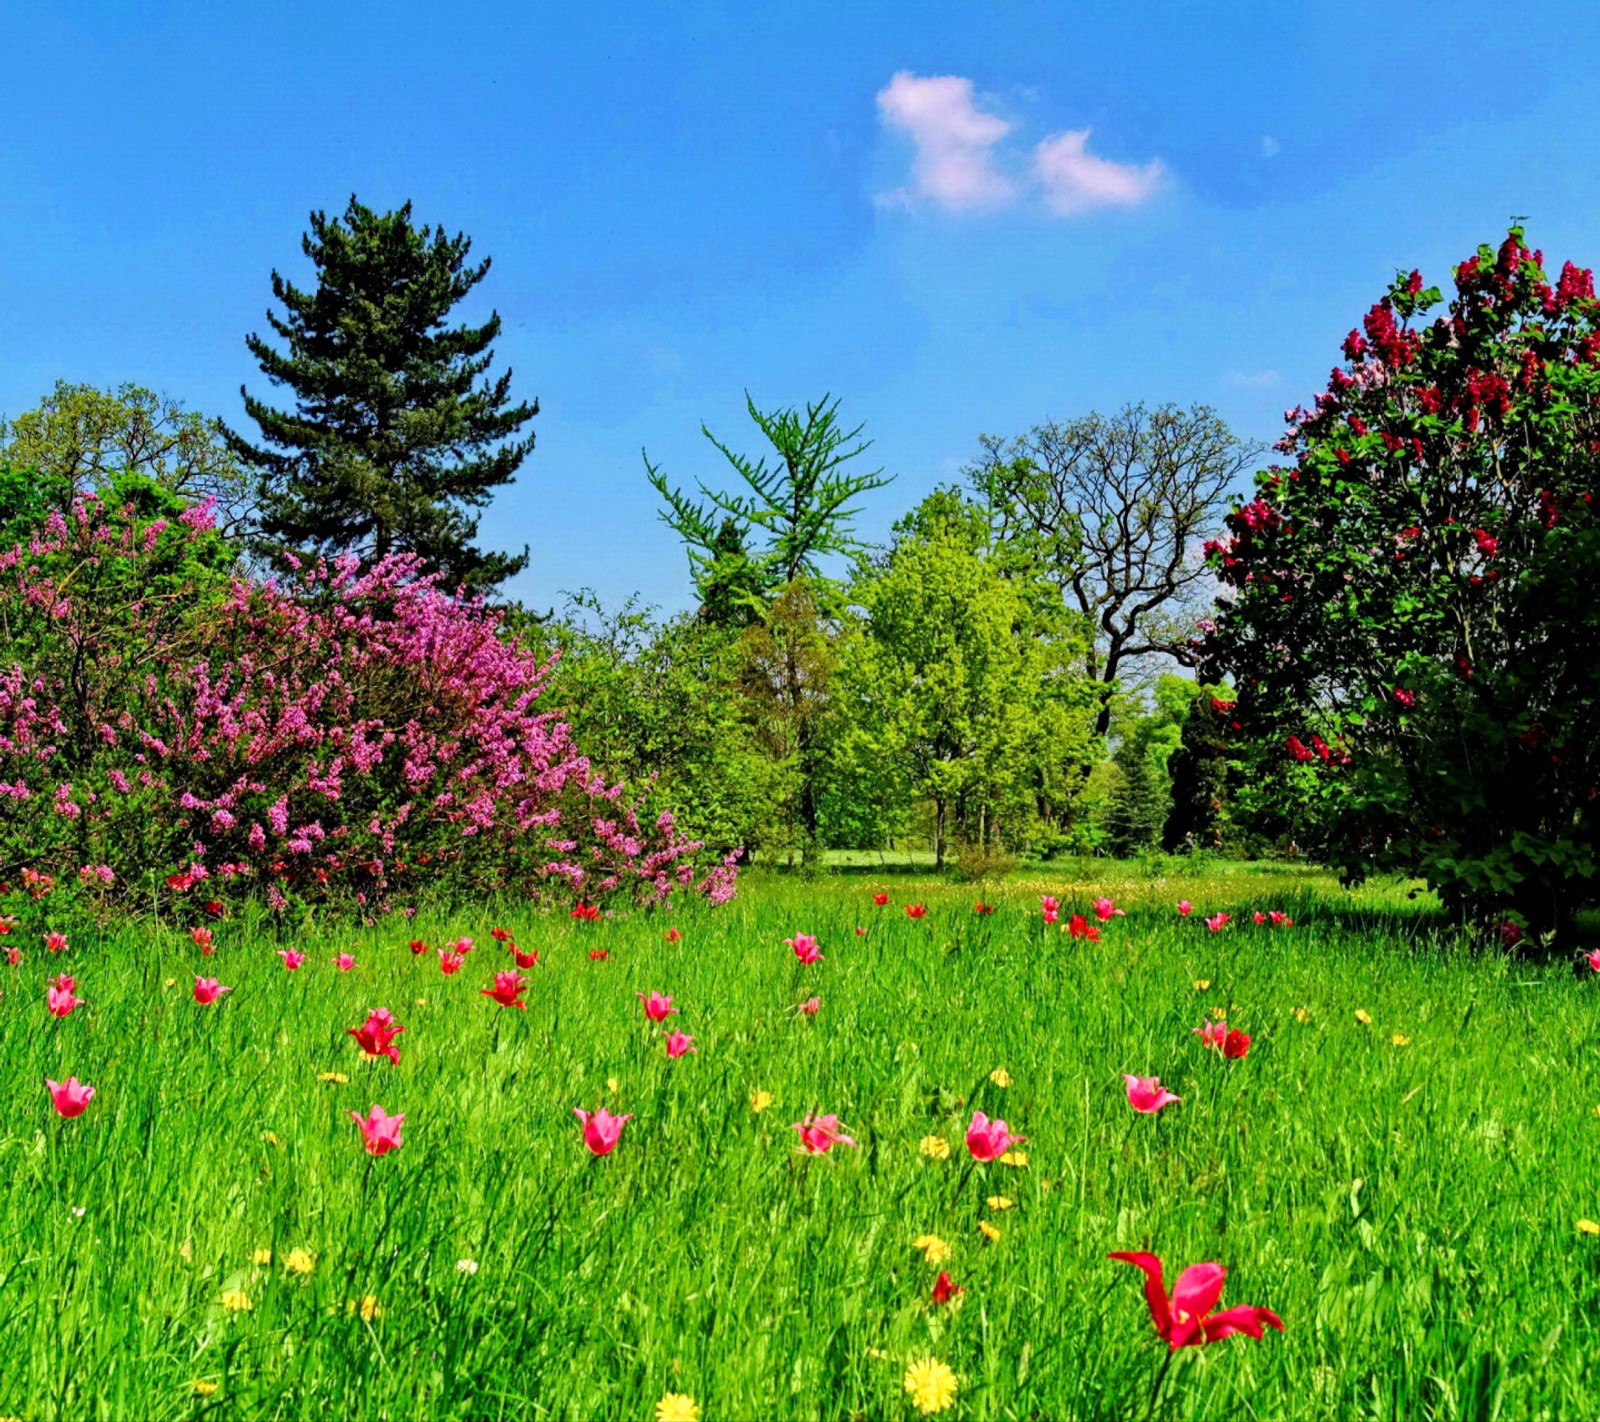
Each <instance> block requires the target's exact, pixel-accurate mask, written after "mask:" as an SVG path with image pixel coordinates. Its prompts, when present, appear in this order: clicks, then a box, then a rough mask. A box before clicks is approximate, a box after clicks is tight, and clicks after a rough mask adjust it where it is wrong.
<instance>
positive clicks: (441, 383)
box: [227, 196, 539, 590]
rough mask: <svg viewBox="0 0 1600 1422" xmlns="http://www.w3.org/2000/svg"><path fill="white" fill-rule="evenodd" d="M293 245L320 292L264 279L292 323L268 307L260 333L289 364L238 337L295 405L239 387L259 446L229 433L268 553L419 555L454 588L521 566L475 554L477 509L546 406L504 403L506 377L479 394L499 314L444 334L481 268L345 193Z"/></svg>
mask: <svg viewBox="0 0 1600 1422" xmlns="http://www.w3.org/2000/svg"><path fill="white" fill-rule="evenodd" d="M301 246H302V248H303V250H304V251H305V254H306V255H307V256H308V257H310V258H311V260H312V262H313V263H315V265H316V269H317V285H316V288H315V289H314V290H312V291H301V290H300V289H299V288H297V287H295V286H294V285H292V284H291V283H290V282H288V281H286V280H284V278H283V277H281V276H280V275H279V274H278V273H277V272H276V271H274V272H273V273H272V294H273V295H274V296H275V297H276V298H277V299H278V301H280V302H282V303H283V306H284V307H285V310H286V313H287V314H286V316H285V317H283V318H280V317H279V316H278V315H277V314H276V313H275V312H273V311H271V310H269V311H268V312H267V321H268V323H269V324H270V325H271V327H272V329H273V330H274V331H275V332H276V333H277V334H278V336H279V337H280V338H281V339H282V340H284V341H285V342H287V344H288V351H287V353H280V352H279V351H277V350H275V349H274V348H273V347H272V346H270V345H268V344H267V342H266V341H265V340H263V339H262V338H261V337H260V336H257V335H251V336H249V337H247V338H246V344H247V345H248V346H249V348H250V353H251V354H252V355H253V356H255V358H256V360H257V361H258V362H259V363H260V365H261V369H262V371H263V372H264V373H265V374H266V376H267V378H268V379H269V380H270V381H271V382H272V383H273V384H274V385H286V386H288V387H289V389H290V390H291V391H292V392H293V393H294V396H295V407H294V409H293V410H278V409H274V408H272V407H271V406H269V405H268V404H266V403H265V402H264V401H261V400H256V399H253V398H252V397H251V396H250V394H249V392H248V391H246V390H245V389H244V388H243V387H241V388H240V393H241V394H242V395H243V396H244V404H245V410H246V412H247V413H248V414H249V416H250V418H251V419H253V420H254V421H255V422H256V424H257V425H259V426H260V428H261V437H262V444H261V446H257V445H254V444H251V443H249V442H248V441H246V440H245V439H243V438H242V437H241V436H239V435H238V434H237V433H235V432H234V431H232V430H229V431H228V432H227V436H228V443H229V446H230V447H231V448H232V450H233V451H234V453H235V454H236V455H237V456H238V457H239V458H240V459H241V460H242V461H244V462H245V463H246V464H247V465H249V466H250V468H251V469H252V470H254V471H255V473H256V475H257V477H258V479H259V481H260V499H261V511H260V514H259V524H258V542H259V544H260V546H261V548H262V549H263V551H264V552H266V553H267V555H268V556H269V557H271V558H273V559H274V560H275V561H279V562H281V561H282V560H283V557H284V555H285V554H300V553H308V552H309V553H313V554H330V553H346V552H351V553H356V554H359V555H361V556H362V557H364V558H382V557H385V556H386V555H388V554H391V553H415V554H417V555H419V556H420V557H421V558H422V559H423V560H424V561H425V562H426V563H427V565H428V566H429V567H430V568H431V569H437V570H438V571H440V572H442V573H443V574H444V575H445V579H446V581H447V583H449V584H450V585H452V586H454V585H455V584H457V583H464V584H466V585H467V586H468V587H471V588H474V589H480V590H483V589H488V588H492V587H493V586H494V585H495V584H496V583H499V582H500V581H501V580H502V579H504V578H507V577H510V576H511V575H512V574H513V573H515V572H518V571H519V570H520V569H522V568H523V567H525V566H526V565H527V561H528V555H527V550H526V549H524V550H523V552H522V553H521V555H520V556H507V555H505V554H503V553H492V552H485V551H483V550H482V549H479V548H477V547H475V546H474V545H473V539H474V537H475V536H476V534H477V530H478V517H477V515H476V514H474V513H473V512H472V510H475V509H481V508H482V507H483V506H484V505H485V504H486V503H487V502H488V500H489V497H490V494H491V493H492V491H493V490H495V489H497V488H500V487H501V486H503V485H505V484H508V483H510V482H511V479H512V477H513V475H514V474H515V473H516V470H517V467H518V466H519V465H520V464H521V463H522V461H523V460H524V459H525V458H526V457H527V455H528V452H529V451H530V450H531V449H532V448H533V437H532V435H529V436H528V437H527V438H526V439H521V440H517V439H513V438H511V437H512V436H514V435H515V434H516V432H517V431H518V430H519V429H521V428H522V426H523V425H525V424H526V423H527V422H528V421H529V420H530V419H532V418H533V417H534V415H536V414H537V413H538V412H539V406H538V402H537V401H535V402H533V403H532V404H516V405H512V404H511V403H510V386H511V372H510V371H509V370H507V371H506V372H505V373H504V374H502V375H501V376H500V377H499V378H498V379H496V380H492V381H490V380H485V381H484V382H483V383H481V384H479V383H477V381H478V377H479V376H481V375H483V373H484V372H485V371H486V370H487V369H488V367H489V365H490V363H491V362H492V361H493V359H494V355H493V352H492V351H491V350H490V348H489V347H490V343H491V342H492V341H493V340H494V339H495V338H496V337H497V336H498V335H499V334H500V317H499V315H498V314H497V313H491V314H490V317H489V319H488V320H487V321H485V322H484V323H483V324H482V325H479V326H467V325H462V326H453V327H452V326H447V325H446V324H445V322H446V318H447V317H448V315H449V313H450V310H451V308H452V307H454V306H455V305H456V303H457V302H459V301H460V300H461V299H462V298H463V297H465V296H466V294H467V293H468V292H469V291H471V290H472V288H473V287H475V286H476V285H477V284H478V283H479V282H480V281H482V280H483V278H484V275H485V274H486V273H487V272H488V270H489V259H488V258H487V257H486V258H484V260H483V261H482V262H480V263H478V264H477V265H476V266H470V267H469V266H467V265H466V257H467V252H468V250H469V249H470V248H471V246H472V243H471V240H470V239H469V238H467V237H465V236H462V235H461V234H459V233H458V234H457V235H456V236H455V237H447V236H446V235H445V233H444V230H443V228H437V229H435V228H429V227H423V228H416V227H413V226H412V224H411V204H410V203H409V202H408V203H406V205H405V206H404V207H402V208H400V209H399V210H398V211H395V212H389V213H376V212H374V211H373V210H372V209H371V208H368V207H365V206H363V205H362V204H361V203H359V202H358V201H357V200H356V199H355V197H354V196H352V197H351V199H350V205H349V207H348V208H346V209H345V212H344V216H343V217H342V218H340V217H335V218H333V219H332V220H331V221H330V220H329V219H328V216H327V214H326V213H323V212H313V213H312V214H311V231H310V232H309V233H308V234H307V235H306V236H305V237H303V238H302V239H301ZM502 441H504V442H502Z"/></svg>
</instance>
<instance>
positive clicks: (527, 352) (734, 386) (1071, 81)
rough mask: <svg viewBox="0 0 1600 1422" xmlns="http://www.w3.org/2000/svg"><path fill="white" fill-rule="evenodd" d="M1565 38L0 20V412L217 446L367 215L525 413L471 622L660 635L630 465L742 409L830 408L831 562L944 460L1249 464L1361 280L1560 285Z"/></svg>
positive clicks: (230, 8)
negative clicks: (644, 625)
mask: <svg viewBox="0 0 1600 1422" xmlns="http://www.w3.org/2000/svg"><path fill="white" fill-rule="evenodd" d="M1597 41H1600V7H1597V6H1595V5H1593V4H1590V3H1586V0H1585V2H1584V3H1571V4H1548V5H1543V6H1539V5H1535V6H1531V7H1522V8H1514V7H1507V6H1505V5H1477V4H1459V3H1458V4H1452V5H1450V6H1439V5H1432V6H1427V5H1407V4H1404V3H1394V0H1391V3H1385V4H1364V3H1345V4H1341V5H1339V6H1313V5H1306V4H1282V5H1274V4H1268V3H1252V4H1249V5H1239V6H1198V5H1180V4H1177V3H1164V4H1153V3H1140V0H1123V3H1119V4H1116V5H1106V4H1103V3H1092V4H1089V3H1085V4H1077V3H1054V4H1039V3H1026V2H1025V0H1007V3H996V4H978V3H973V0H965V2H964V3H922V4H918V5H906V4H903V3H889V4H873V3H866V0H856V3H852V4H848V5H844V4H840V5H832V6H813V5H802V4H784V3H774V4H772V5H768V6H759V5H752V4H750V3H748V0H740V3H734V4H687V3H685V4H678V5H673V6H648V7H647V6H635V5H627V4H621V5H616V6H609V7H602V6H574V5H567V4H563V5H546V4H538V5H534V4H506V5H473V4H470V3H463V4H460V5H452V6H444V5H440V4H438V3H437V0H435V2H434V3H430V4H414V3H405V2H404V0H395V2H394V3H389V4H385V5H382V6H379V5H376V4H350V3H339V0H318V3H315V4H287V3H271V0H262V3H258V4H254V5H248V6H247V5H242V4H240V5H235V4H223V5H216V4H208V5H178V4H169V5H163V4H159V3H153V0H145V3H125V4H109V3H102V4H94V3H84V4H75V5H72V6H62V5H54V4H50V5H45V4H27V3H11V4H7V5H5V6H4V7H0V53H4V54H5V55H6V56H7V62H6V65H5V70H6V82H5V84H3V85H0V218H3V220H0V412H5V413H7V414H16V413H19V412H20V411H22V410H24V409H26V408H28V407H29V406H31V405H33V404H35V403H36V402H37V401H38V399H39V398H40V396H41V395H43V394H44V393H45V392H46V391H47V390H48V389H49V388H50V387H51V385H52V384H53V383H54V381H55V380H56V379H57V378H58V377H59V378H66V379H71V380H83V381H89V382H92V383H96V384H102V385H112V384H116V383H118V382H120V381H123V380H135V381H139V382H141V383H144V384H147V385H150V386H152V387H154V388H156V389H158V390H162V391H165V392H167V393H170V394H172V395H175V396H178V397H180V398H182V399H183V400H185V401H186V402H187V403H188V404H189V405H190V406H191V407H192V408H195V409H199V410H202V411H204V412H206V413H210V414H218V415H221V416H222V417H223V418H225V419H228V420H230V421H239V420H241V419H242V408H241V405H240V401H239V395H238V390H239V386H240V384H241V383H245V384H248V385H249V386H250V387H251V389H252V392H253V393H258V394H265V393H267V390H266V386H265V382H264V381H263V379H262V378H261V376H260V374H259V372H258V371H257V370H256V369H255V367H254V364H253V362H252V361H251V359H250V357H249V355H248V353H247V352H246V350H245V348H244V336H245V334H246V333H247V332H249V331H262V332H265V323H264V321H263V313H264V311H265V309H266V307H267V305H268V304H269V302H270V290H269V287H268V274H269V272H270V271H271V269H272V268H274V267H277V268H278V269H279V270H280V271H282V272H284V274H285V275H288V276H290V277H291V278H295V279H299V280H301V281H303V280H305V278H306V276H307V274H308V270H309V264H308V263H307V262H306V261H305V259H304V258H303V257H302V256H301V254H300V250H299V239H300V235H301V233H302V232H303V231H304V230H305V227H306V218H307V215H308V213H309V212H310V211H311V210H312V209H313V208H323V209H326V210H329V211H332V212H338V211H342V210H343V208H344V205H345V202H346V200H347V198H348V197H349V195H350V194H351V193H352V192H354V193H356V194H358V195H359V196H360V197H361V199H362V201H364V202H366V203H367V204H369V205H371V206H375V207H383V208H387V207H392V206H397V205H398V204H400V203H401V202H403V201H404V200H406V199H407V198H410V199H411V200H412V201H413V202H414V204H415V215H416V217H417V219H418V220H419V221H424V222H433V223H440V224H443V225H444V226H446V227H447V228H449V229H450V230H451V231H458V230H459V231H465V232H466V233H468V234H469V235H470V236H471V237H472V238H473V239H474V254H475V255H478V254H487V255H490V256H492V257H493V258H494V267H493V270H492V271H491V273H490V275H489V277H488V279H487V280H486V281H485V282H484V283H483V284H482V285H481V286H480V287H479V288H478V291H477V293H475V294H474V300H473V302H472V303H471V304H469V306H468V307H466V308H464V315H467V316H477V315H481V314H482V312H484V311H486V310H487V309H489V308H490V307H493V308H495V309H497V310H498V311H499V312H500V314H501V316H502V318H503V319H504V321H505V332H504V335H503V337H502V339H501V341H500V343H499V345H498V347H497V350H498V353H499V356H500V362H499V364H500V365H504V364H509V365H510V366H511V367H512V368H513V369H514V370H515V372H516V375H515V381H514V389H515V391H516V392H518V393H519V394H521V395H524V396H537V397H538V398H539V400H540V403H541V406H542V413H541V414H540V415H539V417H538V419H537V421H536V422H535V425H534V428H535V430H536V432H537V435H538V447H537V449H536V450H535V451H534V453H533V455H532V456H531V457H530V458H529V460H528V462H527V463H526V464H525V465H524V467H523V471H522V473H521V475H520V476H519V480H518V483H517V484H516V486H515V488H514V489H512V490H510V491H508V492H506V493H505V494H503V495H502V496H501V497H500V498H499V499H498V500H497V502H496V503H495V505H494V506H493V507H492V509H491V510H490V511H489V513H488V514H487V515H486V517H485V519H484V524H483V530H482V531H483V534H484V539H485V541H486V542H489V543H492V544H494V545H497V546H504V547H512V546H515V547H520V546H521V545H522V544H523V543H528V544H531V545H532V552H533V561H532V565H531V567H530V569H529V570H528V571H527V572H526V573H525V574H523V575H522V576H521V577H520V578H519V579H518V580H517V581H516V583H515V584H514V585H513V586H512V587H511V588H510V589H509V590H510V591H512V592H514V593H516V594H518V595H519V596H521V597H523V598H524V599H525V600H527V601H529V602H530V603H533V604H536V605H539V606H545V605H549V604H551V603H554V602H558V601H559V600H560V593H561V591H562V590H563V589H575V588H578V587H585V586H587V587H593V588H595V589H596V590H598V591H599V592H600V593H601V594H602V596H603V597H605V598H606V599H607V600H615V599H617V598H619V597H621V596H623V595H625V594H627V593H630V592H634V591H637V592H640V593H642V594H643V595H644V596H645V598H646V599H647V600H650V601H654V602H657V603H660V604H662V605H664V606H666V607H667V608H678V607H681V606H684V605H686V604H687V603H688V601H689V590H688V583H687V573H686V568H685V565H684V560H683V556H682V553H681V551H680V550H679V549H678V547H677V546H676V544H675V542H674V540H673V538H672V535H671V534H670V533H669V532H668V531H667V530H666V529H664V528H663V527H662V526H661V525H660V524H659V523H658V522H657V521H656V517H655V504H654V496H653V494H652V492H651V490H650V489H649V488H648V486H647V485H646V483H645V481H644V476H643V468H642V464H641V460H640V451H641V449H642V448H643V449H648V451H649V453H650V456H651V458H652V459H653V460H655V461H657V462H659V463H660V464H661V465H662V466H663V467H664V468H665V469H666V470H667V471H668V472H669V473H670V474H671V475H673V476H674V477H676V478H678V479H681V480H682V481H683V482H686V483H687V482H689V481H692V480H693V479H694V478H695V477H706V478H710V479H717V478H719V477H720V471H719V470H718V468H717V465H716V462H715V461H716V458H717V456H716V455H715V452H714V451H712V450H711V449H710V447H709V446H708V445H706V444H705V442H704V440H703V439H702V437H701V436H700V434H699V426H700V423H701V422H702V421H704V422H706V423H707V424H709V425H710V426H711V428H712V430H713V431H714V432H716V433H717V434H718V435H719V436H721V437H723V438H724V439H726V440H728V441H729V442H730V443H733V444H736V445H737V444H739V443H741V442H745V435H746V430H747V428H748V426H747V424H746V420H745V416H744V413H743V398H744V397H743V391H744V390H746V389H748V390H749V391H750V392H751V393H752V395H754V397H755V398H756V400H757V402H758V403H759V404H762V405H778V404H793V403H799V402H802V401H804V400H806V399H808V398H811V399H814V398H816V397H817V396H819V395H820V394H822V393H823V392H825V391H831V392H832V393H833V394H835V395H838V396H841V397H842V398H843V401H844V404H843V408H842V413H843V414H844V415H845V416H847V417H848V418H850V419H851V420H852V421H860V422H864V423H865V425H866V432H867V434H869V435H870V436H872V437H873V438H874V439H875V441H876V444H875V447H874V449H873V451H872V453H871V459H872V460H873V462H874V463H876V464H881V465H882V466H883V467H884V468H885V469H886V470H887V471H889V472H892V473H894V474H896V475H898V478H897V480H896V482H895V483H894V484H893V485H892V486H891V487H890V488H888V489H887V490H884V491H881V492H879V493H878V494H876V495H875V496H873V498H872V499H871V501H870V503H869V504H868V505H867V507H866V509H865V512H864V514H863V516H862V519H861V521H860V525H859V527H860V531H861V532H862V533H863V534H864V535H865V536H868V537H877V536H881V535H882V534H883V533H884V532H885V531H886V530H887V527H888V525H889V523H890V522H891V521H892V520H893V519H894V518H895V517H896V516H897V515H898V514H899V513H900V512H901V511H903V510H904V509H905V508H907V507H909V506H910V505H911V504H913V503H914V502H915V501H916V500H917V499H918V498H919V497H920V496H921V495H922V494H923V493H924V492H926V491H927V490H928V489H930V488H932V487H933V486H934V485H935V484H937V483H940V482H945V481H948V480H950V479H952V478H954V477H955V476H956V474H957V473H958V471H959V470H960V468H961V466H962V465H963V464H964V463H965V462H966V461H968V460H969V459H970V458H972V456H973V455H974V454H975V452H976V449H977V443H976V441H977V436H978V435H979V434H980V433H997V434H1008V433H1015V432H1020V431H1022V430H1025V429H1027V428H1028V427H1029V426H1031V425H1033V424H1036V423H1039V422H1041V421H1045V420H1051V419H1063V418H1067V417H1069V416H1071V415H1074V414H1078V413H1083V412H1086V411H1088V410H1091V409H1095V408H1100V409H1110V408H1115V407H1117V406H1120V405H1121V404H1123V403H1124V402H1127V401H1131V400H1147V401H1162V400H1173V401H1177V402H1180V403H1184V404H1187V403H1190V402H1195V401H1201V402H1205V403H1208V404H1211V405H1214V406H1215V407H1216V408H1217V409H1218V410H1219V411H1220V412H1221V413H1222V414H1223V415H1224V416H1225V417H1226V418H1227V419H1228V420H1229V421H1230V423H1231V424H1232V425H1233V426H1234V428H1235V429H1236V430H1238V431H1239V432H1240V433H1242V434H1245V435H1249V436H1252V437H1255V438H1259V439H1264V440H1266V439H1272V438H1274V437H1276V435H1277V434H1278V433H1279V430H1280V428H1281V418H1280V417H1281V413H1282V411H1283V409H1284V408H1286V407H1287V406H1291V405H1294V404H1296V403H1298V402H1300V401H1302V400H1308V399H1309V396H1310V395H1311V393H1312V392H1313V391H1314V390H1315V389H1316V388H1318V387H1319V385H1320V383H1321V382H1322V381H1324V380H1325V379H1326V375H1327V370H1328V367H1329V366H1330V365H1331V364H1332V363H1333V362H1334V360H1335V359H1336V357H1337V348H1338V344H1339V341H1340V340H1341V339H1342V337H1343V335H1344V333H1345V332H1346V331H1347V330H1348V329H1349V328H1350V327H1351V326H1352V325H1354V324H1356V323H1357V321H1358V320H1359V317H1360V315H1361V313H1362V312H1363V311H1364V310H1365V309H1366V307H1367V305H1368V304H1370V302H1371V301H1372V300H1373V299H1374V297H1375V296H1376V295H1378V294H1379V292H1380V291H1381V289H1382V286H1383V284H1384V282H1385V281H1386V280H1387V279H1388V277H1389V276H1390V275H1391V274H1392V273H1393V271H1394V270H1395V269H1396V268H1398V267H1405V268H1408V269H1409V268H1410V267H1412V266H1420V267H1421V268H1422V269H1423V271H1424V273H1425V274H1427V275H1428V277H1429V278H1430V280H1433V279H1437V280H1441V281H1442V280H1443V279H1445V278H1446V277H1447V276H1448V266H1449V264H1450V263H1452V262H1454V261H1457V260H1459V259H1460V258H1461V257H1462V256H1464V255H1466V253H1467V252H1469V251H1470V250H1471V249H1472V247H1473V246H1474V245H1476V243H1477V242H1479V241H1485V240H1488V241H1492V240H1495V239H1496V238H1497V236H1498V235H1499V234H1501V233H1503V231H1504V227H1505V224H1506V219H1507V218H1508V217H1509V216H1511V215H1513V214H1516V215H1526V216H1527V218H1528V219H1529V238H1530V241H1531V243H1532V245H1534V246H1537V247H1542V248H1543V249H1544V250H1545V252H1546V254H1547V256H1548V257H1550V258H1552V259H1554V261H1555V264H1556V266H1557V267H1559V265H1560V262H1561V261H1562V260H1563V259H1565V258H1568V257H1570V258H1572V259H1573V260H1576V261H1579V262H1580V263H1582V264H1584V265H1595V264H1597V263H1600V140H1597V139H1596V137H1595V134H1596V126H1595V122H1594V104H1595V99H1594V81H1593V75H1592V59H1593V56H1594V54H1595V53H1596V52H1597ZM897 76H898V77H897ZM1085 131H1087V135H1086V136H1085ZM478 298H481V300H479V299H478ZM497 368H498V366H497Z"/></svg>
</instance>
